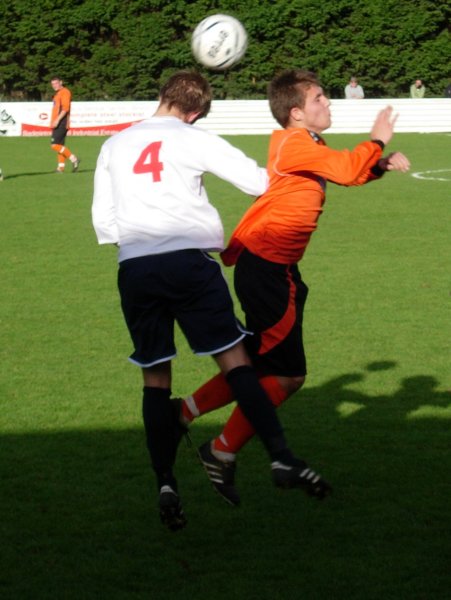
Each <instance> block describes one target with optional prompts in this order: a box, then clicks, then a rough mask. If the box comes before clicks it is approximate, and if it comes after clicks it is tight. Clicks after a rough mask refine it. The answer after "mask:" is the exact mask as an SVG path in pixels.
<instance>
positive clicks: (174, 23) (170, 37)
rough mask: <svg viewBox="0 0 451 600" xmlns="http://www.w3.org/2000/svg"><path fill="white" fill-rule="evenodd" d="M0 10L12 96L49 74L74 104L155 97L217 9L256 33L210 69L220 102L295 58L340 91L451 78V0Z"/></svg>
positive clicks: (150, 2)
mask: <svg viewBox="0 0 451 600" xmlns="http://www.w3.org/2000/svg"><path fill="white" fill-rule="evenodd" d="M218 7H219V8H218ZM0 10H1V12H2V18H1V19H0V95H1V97H2V98H3V99H4V100H10V99H20V100H43V99H48V98H49V97H50V95H51V89H50V86H49V79H50V77H51V76H52V75H53V74H60V76H61V77H63V78H64V80H65V81H66V82H67V84H68V85H69V86H70V87H71V89H72V91H73V93H74V97H75V99H77V100H102V99H104V100H125V99H134V100H146V99H149V98H151V99H155V98H156V97H157V94H158V89H159V86H160V82H161V80H162V79H164V78H166V76H167V75H168V74H169V73H170V72H171V71H173V70H176V69H180V68H192V67H196V66H197V67H198V65H196V63H195V62H194V59H193V58H192V56H191V51H190V35H191V31H192V30H193V28H194V26H195V25H196V23H197V22H198V21H200V20H201V19H202V18H203V17H204V16H206V15H208V14H212V13H214V12H226V13H230V14H233V15H235V16H237V17H238V18H239V19H240V20H241V21H242V22H243V23H244V25H245V27H246V29H247V31H248V33H249V41H250V43H249V49H248V52H247V54H246V56H245V57H244V59H243V60H242V62H241V63H240V65H239V67H236V68H235V69H232V70H230V71H229V72H226V73H211V72H210V73H209V74H208V75H209V78H210V80H211V82H212V84H213V86H214V89H215V96H216V97H217V98H262V97H265V94H266V85H267V82H268V80H269V79H270V78H271V77H272V75H273V74H274V72H276V71H277V70H279V69H281V68H285V67H292V66H297V67H299V66H302V67H305V68H308V69H311V70H314V71H316V72H318V73H319V75H320V77H321V79H322V81H323V82H324V85H325V87H326V89H327V91H328V93H329V94H330V95H331V97H333V98H342V97H343V88H344V85H345V84H346V83H347V81H348V79H349V77H350V76H351V75H356V76H358V77H359V80H360V82H361V84H362V85H363V87H364V89H365V93H366V95H367V96H368V97H402V96H407V95H408V91H409V85H410V84H411V83H412V81H413V80H414V79H416V78H418V77H419V78H421V79H423V81H424V82H425V84H426V87H427V95H428V96H442V95H443V91H444V88H445V87H446V85H447V84H448V83H449V82H450V81H451V72H450V66H449V65H450V57H451V34H450V29H451V25H450V17H451V0H445V1H442V2H441V3H437V2H436V0H402V1H399V0H323V1H322V2H318V1H317V0H283V1H280V2H279V1H276V2H274V1H270V0H245V1H241V0H223V1H221V2H220V3H219V2H211V1H208V0H174V1H172V2H165V1H161V0H128V1H127V2H123V0H59V2H58V3H57V4H55V2H54V0H15V1H14V2H13V3H10V2H7V1H6V0H0ZM198 68H200V70H202V68H201V67H198Z"/></svg>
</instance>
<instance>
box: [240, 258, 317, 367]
mask: <svg viewBox="0 0 451 600" xmlns="http://www.w3.org/2000/svg"><path fill="white" fill-rule="evenodd" d="M235 290H236V293H237V296H238V298H239V300H240V303H241V307H242V309H243V311H244V314H245V315H246V327H247V328H248V329H249V330H250V331H251V332H252V333H253V334H254V335H252V336H249V337H247V338H246V340H245V344H246V348H247V350H248V352H249V354H250V356H251V358H252V362H253V363H254V366H255V367H256V369H257V370H258V371H259V372H261V373H264V374H272V375H280V376H284V377H299V376H304V375H305V374H306V372H307V365H306V359H305V352H304V343H303V339H302V319H303V313H304V305H305V301H306V299H307V294H308V288H307V286H306V285H305V283H304V282H303V281H302V280H301V275H300V273H299V270H298V267H297V265H296V264H294V265H284V264H279V263H274V262H270V261H268V260H265V259H263V258H260V257H259V256H256V255H255V254H252V253H251V252H249V251H248V250H246V249H245V250H243V252H242V253H241V254H240V256H239V258H238V261H237V263H236V265H235Z"/></svg>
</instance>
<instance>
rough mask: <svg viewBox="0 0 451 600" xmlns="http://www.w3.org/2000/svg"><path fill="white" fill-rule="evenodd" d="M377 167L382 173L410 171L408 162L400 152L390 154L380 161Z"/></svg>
mask: <svg viewBox="0 0 451 600" xmlns="http://www.w3.org/2000/svg"><path fill="white" fill-rule="evenodd" d="M379 166H380V167H381V168H382V169H383V170H384V171H402V172H403V173H406V172H407V171H408V170H409V169H410V161H409V159H408V158H407V156H405V155H404V154H402V152H392V153H391V154H389V155H388V156H384V158H381V159H380V161H379Z"/></svg>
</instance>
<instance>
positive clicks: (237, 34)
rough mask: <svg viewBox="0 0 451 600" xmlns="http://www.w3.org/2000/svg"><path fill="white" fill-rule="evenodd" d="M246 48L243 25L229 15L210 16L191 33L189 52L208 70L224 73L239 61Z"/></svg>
mask: <svg viewBox="0 0 451 600" xmlns="http://www.w3.org/2000/svg"><path fill="white" fill-rule="evenodd" d="M246 48H247V33H246V30H245V29H244V27H243V25H242V24H241V23H240V21H238V19H235V17H231V16H230V15H211V16H209V17H207V18H206V19H203V21H201V22H200V23H199V24H198V25H197V27H196V29H195V30H194V31H193V35H192V38H191V50H192V52H193V55H194V58H195V59H196V60H197V62H199V63H201V64H202V65H204V67H207V68H208V69H214V70H217V71H225V70H226V69H229V68H230V67H232V66H233V65H235V64H236V63H237V62H238V61H239V60H241V59H242V58H243V56H244V53H245V52H246Z"/></svg>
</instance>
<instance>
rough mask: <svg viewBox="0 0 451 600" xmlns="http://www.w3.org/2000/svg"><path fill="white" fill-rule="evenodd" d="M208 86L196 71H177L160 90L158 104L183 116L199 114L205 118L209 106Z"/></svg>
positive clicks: (209, 90)
mask: <svg viewBox="0 0 451 600" xmlns="http://www.w3.org/2000/svg"><path fill="white" fill-rule="evenodd" d="M211 99H212V92H211V88H210V84H209V83H208V81H207V80H206V79H205V77H203V76H202V75H201V74H200V73H197V72H196V71H179V72H178V73H175V74H174V75H172V76H171V77H170V78H169V79H168V80H167V81H166V83H165V84H164V85H163V87H162V88H161V90H160V102H161V103H162V104H164V105H165V106H167V107H168V108H169V109H171V108H172V107H175V108H177V109H178V110H180V111H181V112H182V113H183V114H185V115H188V114H190V113H199V117H198V118H200V117H205V116H206V115H207V114H208V112H209V110H210V106H211Z"/></svg>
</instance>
